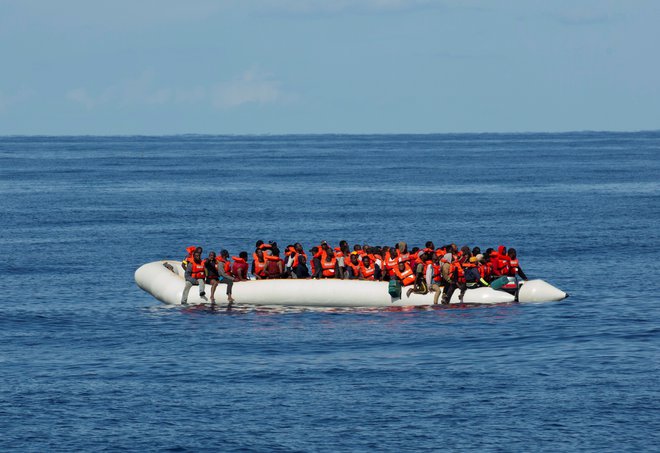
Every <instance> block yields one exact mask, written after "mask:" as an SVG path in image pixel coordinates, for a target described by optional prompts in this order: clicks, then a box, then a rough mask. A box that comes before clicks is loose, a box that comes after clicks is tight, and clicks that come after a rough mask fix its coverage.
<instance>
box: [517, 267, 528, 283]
mask: <svg viewBox="0 0 660 453" xmlns="http://www.w3.org/2000/svg"><path fill="white" fill-rule="evenodd" d="M518 275H520V278H522V279H523V280H527V276H526V275H525V273H524V272H523V270H522V268H521V267H520V266H518Z"/></svg>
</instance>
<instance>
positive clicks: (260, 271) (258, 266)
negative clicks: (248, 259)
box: [254, 258, 266, 277]
mask: <svg viewBox="0 0 660 453" xmlns="http://www.w3.org/2000/svg"><path fill="white" fill-rule="evenodd" d="M265 268H266V260H263V261H259V259H258V258H257V259H255V260H254V275H258V276H259V277H263V276H264V269H265Z"/></svg>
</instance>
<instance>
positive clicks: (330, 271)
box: [321, 257, 337, 277]
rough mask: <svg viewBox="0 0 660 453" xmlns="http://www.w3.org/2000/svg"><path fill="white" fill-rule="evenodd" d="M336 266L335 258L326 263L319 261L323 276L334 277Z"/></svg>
mask: <svg viewBox="0 0 660 453" xmlns="http://www.w3.org/2000/svg"><path fill="white" fill-rule="evenodd" d="M336 265H337V258H335V257H332V259H330V261H326V260H325V259H324V260H323V261H321V267H322V268H323V276H324V277H334V276H335V267H336Z"/></svg>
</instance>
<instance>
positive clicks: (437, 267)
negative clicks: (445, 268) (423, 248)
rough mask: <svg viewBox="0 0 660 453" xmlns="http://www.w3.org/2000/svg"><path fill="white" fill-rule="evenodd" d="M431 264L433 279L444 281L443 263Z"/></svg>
mask: <svg viewBox="0 0 660 453" xmlns="http://www.w3.org/2000/svg"><path fill="white" fill-rule="evenodd" d="M431 266H433V281H434V282H440V281H442V263H438V264H431Z"/></svg>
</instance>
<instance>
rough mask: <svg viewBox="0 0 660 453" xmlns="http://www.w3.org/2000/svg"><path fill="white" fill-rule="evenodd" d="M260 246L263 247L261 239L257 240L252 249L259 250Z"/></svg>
mask: <svg viewBox="0 0 660 453" xmlns="http://www.w3.org/2000/svg"><path fill="white" fill-rule="evenodd" d="M262 245H264V241H262V240H261V239H259V240H258V241H257V243H256V244H255V245H254V248H255V249H258V248H261V246H262Z"/></svg>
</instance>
